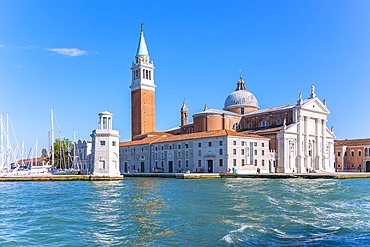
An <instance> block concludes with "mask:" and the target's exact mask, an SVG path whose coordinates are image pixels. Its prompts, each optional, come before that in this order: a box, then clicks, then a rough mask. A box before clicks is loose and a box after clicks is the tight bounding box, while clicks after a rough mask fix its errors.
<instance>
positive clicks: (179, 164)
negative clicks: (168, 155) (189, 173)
mask: <svg viewBox="0 0 370 247" xmlns="http://www.w3.org/2000/svg"><path fill="white" fill-rule="evenodd" d="M177 164H178V166H179V168H180V167H181V160H179V161H177Z"/></svg>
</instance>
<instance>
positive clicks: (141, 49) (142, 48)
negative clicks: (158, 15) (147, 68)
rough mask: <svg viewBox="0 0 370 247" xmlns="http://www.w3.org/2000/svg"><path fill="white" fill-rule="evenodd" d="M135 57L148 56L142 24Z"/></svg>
mask: <svg viewBox="0 0 370 247" xmlns="http://www.w3.org/2000/svg"><path fill="white" fill-rule="evenodd" d="M136 56H149V52H148V48H147V46H146V42H145V38H144V23H142V24H141V30H140V39H139V45H138V47H137V52H136Z"/></svg>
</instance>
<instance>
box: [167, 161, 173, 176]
mask: <svg viewBox="0 0 370 247" xmlns="http://www.w3.org/2000/svg"><path fill="white" fill-rule="evenodd" d="M168 172H170V173H171V172H173V161H168Z"/></svg>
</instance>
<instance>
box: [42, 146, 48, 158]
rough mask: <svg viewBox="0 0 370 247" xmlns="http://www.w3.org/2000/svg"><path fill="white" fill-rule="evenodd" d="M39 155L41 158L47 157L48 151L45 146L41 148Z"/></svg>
mask: <svg viewBox="0 0 370 247" xmlns="http://www.w3.org/2000/svg"><path fill="white" fill-rule="evenodd" d="M41 157H42V158H47V157H48V151H47V150H46V148H43V149H42V150H41Z"/></svg>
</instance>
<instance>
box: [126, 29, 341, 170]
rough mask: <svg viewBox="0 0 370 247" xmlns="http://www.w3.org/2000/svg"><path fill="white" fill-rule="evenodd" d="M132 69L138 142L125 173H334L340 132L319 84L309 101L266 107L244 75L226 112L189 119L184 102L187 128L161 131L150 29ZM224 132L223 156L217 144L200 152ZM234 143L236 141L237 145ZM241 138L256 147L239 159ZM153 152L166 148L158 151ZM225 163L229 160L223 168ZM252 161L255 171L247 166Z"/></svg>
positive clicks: (209, 111) (129, 150)
mask: <svg viewBox="0 0 370 247" xmlns="http://www.w3.org/2000/svg"><path fill="white" fill-rule="evenodd" d="M131 70H132V83H131V86H130V88H131V108H132V120H131V121H132V122H131V125H132V141H131V142H122V143H121V144H120V152H121V159H120V165H121V171H127V172H128V171H131V172H132V171H137V172H138V171H139V172H153V171H166V172H175V171H183V170H187V169H189V170H192V171H204V172H228V170H229V169H231V168H236V169H237V170H238V171H240V172H255V170H256V167H258V168H259V170H261V171H263V172H282V173H292V172H299V173H308V172H322V171H325V172H334V171H335V167H334V164H335V157H334V138H335V135H334V132H333V131H332V130H329V129H328V128H327V126H326V123H327V119H328V115H329V114H330V111H329V109H328V107H327V105H326V100H323V101H321V100H320V99H319V98H318V97H317V96H316V92H315V87H314V86H312V87H311V93H310V96H309V97H308V98H306V99H303V97H302V93H300V94H299V98H298V100H297V102H295V103H293V104H288V105H283V106H276V107H271V108H267V109H260V108H259V106H258V100H257V98H256V97H255V96H254V94H252V93H251V92H250V91H248V90H247V87H246V84H245V82H244V80H243V77H242V75H241V74H240V78H239V80H238V81H237V87H236V90H235V91H234V92H232V93H231V94H229V95H228V96H227V97H226V100H225V104H224V108H223V109H208V107H207V106H205V107H204V110H203V111H202V112H198V113H195V114H194V115H193V116H192V117H193V122H189V109H188V107H187V105H186V102H185V100H184V102H183V105H182V107H181V108H180V126H178V127H175V128H172V129H169V130H167V131H164V132H156V130H155V106H154V104H155V94H154V93H155V87H156V85H155V84H154V74H153V73H154V66H153V63H152V62H149V52H148V49H147V46H146V41H145V38H144V30H143V26H142V28H141V32H140V39H139V45H138V49H137V53H136V56H135V63H133V64H132V68H131ZM216 133H217V134H216ZM220 133H223V134H220ZM214 135H216V136H214ZM219 135H221V136H222V138H224V139H223V140H222V142H223V143H224V145H225V148H224V150H225V151H223V152H224V153H222V154H219V153H217V150H213V148H214V146H210V147H212V148H210V149H204V148H206V147H204V146H200V147H197V143H198V145H199V143H200V145H202V144H201V143H203V142H204V143H206V142H209V143H211V145H214V144H213V143H216V142H217V140H218V139H217V138H221V136H219ZM215 138H216V139H215ZM229 138H234V139H233V141H230V140H231V139H229ZM248 138H252V139H253V138H256V140H260V142H261V143H260V144H261V147H262V143H264V144H263V145H266V146H264V147H263V148H264V150H263V152H264V154H265V155H266V156H268V158H266V156H265V157H257V156H254V152H255V151H256V150H257V149H253V152H252V153H253V154H251V153H250V152H251V148H252V147H253V145H251V143H257V147H258V144H259V142H258V141H255V140H254V139H253V141H252V140H250V139H248ZM262 140H263V141H262ZM266 140H268V145H267V143H265V141H266ZM219 141H221V140H219ZM234 141H236V142H237V143H249V146H246V147H247V148H249V149H245V150H244V151H243V152H244V153H241V152H240V154H239V155H240V156H234V153H233V152H234V148H233V142H234ZM159 143H161V144H159ZM203 145H204V144H203ZM153 148H154V149H158V148H159V150H155V151H153ZM162 148H163V149H162ZM230 150H231V151H230ZM248 150H249V151H248ZM271 150H272V151H271ZM247 151H248V152H247ZM184 152H185V154H183V153H184ZM186 152H187V153H188V157H187V158H186ZM219 152H220V150H219ZM236 152H237V154H236V155H238V151H236ZM261 152H262V150H261ZM207 153H209V154H210V155H211V156H207ZM197 154H198V155H197ZM156 155H157V156H156ZM171 155H172V156H171ZM184 155H185V156H184ZM248 155H249V156H248ZM256 155H258V150H257V154H256ZM162 156H163V157H162ZM252 156H253V158H251V157H252ZM180 157H181V158H180ZM184 157H185V158H184ZM210 157H212V158H210ZM254 157H257V158H256V159H255V158H254ZM197 158H199V159H197ZM220 160H223V161H222V162H225V163H222V166H221V168H220V165H219V163H220ZM243 160H244V162H245V163H243ZM247 160H248V161H247ZM176 162H177V164H176ZM255 163H257V165H254V164H255ZM184 164H185V165H184ZM234 164H236V166H234ZM238 164H240V165H241V166H238ZM243 164H245V166H246V167H243ZM252 164H253V165H254V166H255V167H254V168H253V169H248V167H249V166H250V165H252ZM262 164H263V165H262ZM234 170H235V169H234Z"/></svg>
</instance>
